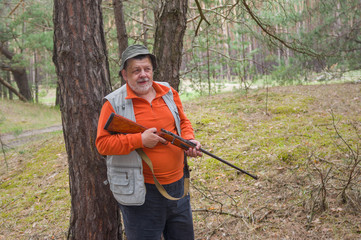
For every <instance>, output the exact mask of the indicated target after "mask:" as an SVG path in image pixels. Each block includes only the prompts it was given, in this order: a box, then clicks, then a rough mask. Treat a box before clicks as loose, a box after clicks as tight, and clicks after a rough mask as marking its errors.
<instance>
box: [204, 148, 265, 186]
mask: <svg viewBox="0 0 361 240" xmlns="http://www.w3.org/2000/svg"><path fill="white" fill-rule="evenodd" d="M199 150H200V151H201V152H203V153H205V154H207V155H209V156H211V157H212V158H215V159H217V160H218V161H221V162H222V163H225V164H227V165H228V166H230V167H233V168H234V169H237V170H238V171H240V172H242V173H244V174H247V175H248V176H250V177H252V178H253V179H256V180H257V179H258V177H257V176H255V175H253V174H251V173H249V172H247V171H245V170H243V169H240V168H239V167H237V166H235V165H233V164H232V163H230V162H228V161H226V160H224V159H222V158H220V157H218V156H216V155H214V154H212V153H210V152H208V151H206V150H204V149H203V148H200V149H199Z"/></svg>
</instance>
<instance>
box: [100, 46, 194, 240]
mask: <svg viewBox="0 0 361 240" xmlns="http://www.w3.org/2000/svg"><path fill="white" fill-rule="evenodd" d="M156 67H157V62H156V58H155V56H154V55H153V54H151V53H150V52H149V50H148V49H147V48H146V47H144V46H142V45H132V46H130V47H128V48H127V49H126V50H125V51H124V52H123V54H122V64H121V67H120V73H119V74H120V76H121V77H123V78H124V80H125V81H126V85H124V86H122V87H121V88H119V89H117V90H116V91H114V92H112V93H110V94H109V95H107V96H106V97H105V98H104V104H103V107H102V110H101V113H100V117H99V122H98V132H97V139H96V147H97V149H98V151H99V153H100V154H102V155H107V170H108V182H109V184H110V189H111V190H112V192H113V195H114V197H115V199H116V200H117V201H118V203H119V208H120V210H121V212H122V216H123V221H124V226H125V232H126V235H127V238H128V239H129V240H132V239H135V240H140V239H152V240H153V239H160V238H161V235H162V234H163V236H164V238H165V239H194V233H193V221H192V212H191V206H190V197H189V194H187V190H185V189H184V182H185V179H184V176H185V175H187V172H186V171H187V167H186V166H185V165H186V156H191V157H197V156H201V152H200V151H199V150H198V149H199V148H200V147H201V145H200V143H199V142H198V141H196V140H194V133H193V128H192V126H191V123H190V121H189V120H188V118H187V117H186V115H185V113H184V111H183V107H182V103H181V100H180V98H179V95H178V93H177V92H176V91H175V90H174V89H173V88H171V87H170V86H169V84H168V83H166V82H155V81H153V71H154V69H155V68H156ZM163 80H166V79H163ZM112 112H115V113H117V114H120V115H122V116H124V117H126V118H128V119H131V120H133V121H136V122H137V123H139V124H141V125H143V126H145V127H147V128H148V130H146V131H145V132H143V133H136V134H115V135H114V134H113V135H112V134H111V133H109V132H107V131H106V130H104V125H105V123H106V121H107V119H108V117H109V115H110V114H111V113H112ZM162 128H163V129H165V130H168V131H171V132H173V133H175V134H178V135H180V136H181V137H183V138H185V139H188V140H190V141H192V142H194V143H195V144H196V147H195V148H190V149H189V150H188V151H184V150H182V149H180V148H178V147H176V146H174V145H172V144H167V141H166V140H164V139H163V138H161V137H160V136H158V135H157V132H158V131H159V130H160V129H162ZM147 157H148V158H149V159H150V160H151V162H152V165H153V169H151V168H150V167H149V166H148V165H147V164H145V163H144V161H142V159H144V158H147ZM152 170H153V171H154V175H153V173H152ZM155 179H156V181H158V182H159V183H160V184H161V185H162V186H163V187H164V189H165V191H166V193H163V192H162V191H161V190H158V189H159V187H157V185H156V183H155ZM168 194H169V195H170V196H171V198H169V197H167V195H168ZM169 195H168V196H169Z"/></svg>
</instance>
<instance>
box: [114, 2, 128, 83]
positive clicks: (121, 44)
mask: <svg viewBox="0 0 361 240" xmlns="http://www.w3.org/2000/svg"><path fill="white" fill-rule="evenodd" d="M113 8H114V18H115V26H116V28H117V39H118V51H119V59H121V57H122V53H123V51H124V50H125V49H126V48H127V47H128V34H127V29H126V27H125V20H124V12H123V1H122V0H113ZM119 66H120V64H119ZM124 84H125V80H124V79H123V78H121V85H124Z"/></svg>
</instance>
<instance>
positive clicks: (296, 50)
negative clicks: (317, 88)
mask: <svg viewBox="0 0 361 240" xmlns="http://www.w3.org/2000/svg"><path fill="white" fill-rule="evenodd" d="M242 3H243V6H244V7H245V8H246V11H247V12H248V14H249V15H250V16H251V18H252V19H253V20H254V21H255V22H256V24H257V25H258V26H259V27H260V28H261V29H262V31H263V32H265V33H266V34H267V35H268V36H270V37H271V38H273V39H276V40H277V41H278V42H280V43H281V44H282V45H284V46H285V47H287V48H289V49H292V50H293V51H295V52H298V53H302V54H306V55H308V56H311V57H319V54H317V53H315V52H313V51H311V50H309V49H300V48H296V47H293V46H291V45H290V44H289V43H287V42H286V41H284V40H283V39H281V38H280V37H278V36H276V34H274V33H272V32H271V31H270V30H269V29H267V28H266V27H265V24H264V23H262V21H261V20H260V19H259V17H257V16H256V15H255V14H254V13H253V11H252V10H251V8H250V7H249V5H248V4H247V2H246V0H242Z"/></svg>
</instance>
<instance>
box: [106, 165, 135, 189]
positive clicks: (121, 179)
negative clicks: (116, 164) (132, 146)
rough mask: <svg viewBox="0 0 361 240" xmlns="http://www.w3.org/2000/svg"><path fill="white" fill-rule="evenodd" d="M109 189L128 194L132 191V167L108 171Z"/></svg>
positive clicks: (133, 180)
mask: <svg viewBox="0 0 361 240" xmlns="http://www.w3.org/2000/svg"><path fill="white" fill-rule="evenodd" d="M108 179H109V182H110V190H112V192H113V193H117V194H124V195H129V194H133V193H134V182H135V179H134V169H131V168H121V169H119V170H118V169H117V170H115V171H112V172H111V173H109V172H108Z"/></svg>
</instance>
